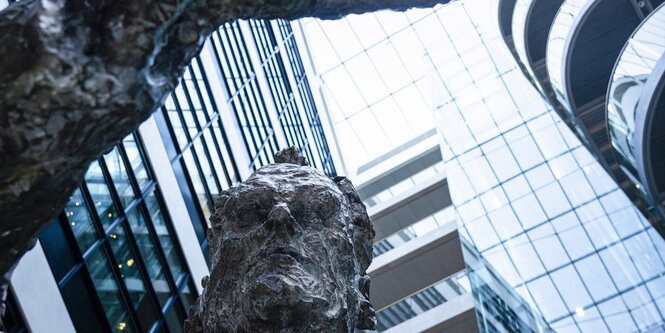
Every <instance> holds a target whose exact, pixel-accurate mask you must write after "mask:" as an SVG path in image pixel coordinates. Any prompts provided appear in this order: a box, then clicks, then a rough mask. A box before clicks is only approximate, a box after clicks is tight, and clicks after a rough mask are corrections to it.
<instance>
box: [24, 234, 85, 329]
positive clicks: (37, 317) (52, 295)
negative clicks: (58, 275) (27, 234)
mask: <svg viewBox="0 0 665 333" xmlns="http://www.w3.org/2000/svg"><path fill="white" fill-rule="evenodd" d="M11 287H12V289H13V290H14V294H15V295H16V302H17V303H18V306H19V308H20V309H21V313H22V314H23V318H25V323H26V325H27V326H28V329H29V330H30V332H32V333H52V332H59V333H60V332H62V333H67V332H76V330H75V329H74V324H73V323H72V319H71V317H70V316H69V311H67V307H66V306H65V301H64V300H63V299H62V294H61V293H60V288H58V283H57V282H56V281H55V278H54V277H53V272H51V267H50V266H49V264H48V261H47V259H46V255H44V250H43V249H42V246H41V244H40V243H39V242H37V245H35V247H34V248H33V249H32V250H30V251H28V253H26V254H25V255H24V256H23V258H21V261H19V263H18V265H17V266H16V269H14V272H13V273H12V278H11Z"/></svg>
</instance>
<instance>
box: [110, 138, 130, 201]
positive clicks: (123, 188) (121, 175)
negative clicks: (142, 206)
mask: <svg viewBox="0 0 665 333" xmlns="http://www.w3.org/2000/svg"><path fill="white" fill-rule="evenodd" d="M104 161H105V162H106V167H107V168H108V170H109V174H110V175H111V179H113V185H115V189H116V191H118V196H119V197H120V202H122V205H123V206H124V207H127V206H129V204H130V203H131V202H132V201H134V199H136V194H135V193H134V190H133V189H132V184H131V182H130V181H129V175H128V174H127V169H126V168H125V164H124V162H123V161H122V157H121V156H120V151H119V150H118V147H115V148H113V150H112V151H111V152H110V153H108V154H106V155H104Z"/></svg>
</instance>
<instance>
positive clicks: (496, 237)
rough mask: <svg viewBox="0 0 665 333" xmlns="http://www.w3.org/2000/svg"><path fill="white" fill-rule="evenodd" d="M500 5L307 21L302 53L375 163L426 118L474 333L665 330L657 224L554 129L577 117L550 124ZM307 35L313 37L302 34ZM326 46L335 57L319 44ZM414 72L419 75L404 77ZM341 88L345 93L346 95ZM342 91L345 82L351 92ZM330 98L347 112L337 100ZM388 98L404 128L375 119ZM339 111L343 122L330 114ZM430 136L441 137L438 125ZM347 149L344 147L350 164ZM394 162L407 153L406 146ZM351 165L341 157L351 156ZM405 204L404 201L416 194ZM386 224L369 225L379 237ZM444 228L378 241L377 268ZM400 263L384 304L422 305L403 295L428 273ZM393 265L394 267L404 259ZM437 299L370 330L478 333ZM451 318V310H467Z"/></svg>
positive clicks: (547, 105) (569, 133)
mask: <svg viewBox="0 0 665 333" xmlns="http://www.w3.org/2000/svg"><path fill="white" fill-rule="evenodd" d="M518 4H519V2H518ZM505 5H506V4H505V3H504V1H492V2H482V1H458V2H454V3H451V4H449V5H447V6H441V7H437V8H435V9H434V10H418V11H410V12H407V13H406V14H372V15H371V16H372V17H370V18H367V17H353V16H352V17H349V18H347V19H345V20H342V21H339V22H333V23H310V22H307V23H304V24H305V27H304V30H305V31H306V35H308V36H311V40H312V41H310V43H312V44H315V46H314V47H311V48H310V49H312V50H315V51H313V56H312V58H313V59H314V62H317V59H320V58H321V59H322V60H319V62H320V64H318V66H319V67H320V68H321V70H320V74H321V79H322V86H323V88H322V90H323V95H324V98H326V102H327V105H331V104H332V105H333V106H332V107H331V108H332V110H333V111H332V118H333V119H334V122H335V123H336V126H339V127H341V128H342V131H344V133H348V136H352V137H353V136H355V138H356V139H355V140H357V141H359V142H362V143H363V144H366V145H368V147H370V148H368V149H367V152H372V151H377V150H378V151H382V149H383V148H382V146H381V145H382V144H383V143H384V141H386V140H390V139H391V138H390V136H391V134H392V133H394V132H395V131H396V129H398V128H399V127H400V126H406V125H405V120H403V119H407V120H411V119H410V118H411V117H410V116H411V115H410V112H411V110H412V108H413V109H416V110H418V109H420V108H421V107H422V106H423V105H424V106H425V107H428V108H430V109H431V110H433V115H434V117H435V119H436V123H437V124H438V126H437V128H438V132H439V133H440V135H441V137H442V140H440V141H438V142H439V145H440V148H441V154H442V155H441V160H442V161H443V162H444V165H445V171H444V173H445V176H444V177H445V179H446V187H447V190H449V193H450V197H449V198H450V203H451V208H449V214H447V216H452V217H453V218H454V220H456V223H457V225H458V229H457V231H456V232H457V233H458V234H459V236H458V238H459V244H461V246H462V249H463V251H462V255H463V259H464V262H465V265H464V267H465V270H464V272H465V274H466V276H467V279H468V282H469V283H468V286H469V289H468V291H469V292H470V293H471V295H472V296H473V300H474V301H473V302H472V304H471V307H475V313H474V315H475V316H476V318H475V321H476V323H477V326H476V328H475V330H478V331H483V332H484V331H489V332H496V331H498V332H506V331H508V332H525V331H526V332H528V331H536V332H540V331H550V330H551V331H557V332H589V331H603V332H607V331H611V332H636V331H644V332H659V331H662V330H663V326H662V325H663V321H664V319H663V304H664V303H663V295H664V294H663V290H664V288H665V281H664V280H663V276H664V275H663V274H664V273H665V270H664V269H665V266H664V264H663V257H662V253H664V252H663V249H664V245H665V243H664V242H663V239H662V236H661V235H660V234H659V233H658V232H657V231H656V229H655V228H656V227H657V225H652V224H651V223H650V222H652V221H655V220H653V219H652V218H651V216H649V215H647V216H648V217H645V216H644V215H643V213H642V209H641V208H642V207H637V206H636V205H635V204H634V203H633V201H634V198H633V197H629V196H627V194H626V192H624V191H622V188H620V187H619V185H617V182H616V181H615V180H613V178H612V176H611V175H610V174H608V172H607V169H606V168H605V165H604V162H603V161H602V160H599V159H598V158H597V157H596V156H597V155H596V151H595V150H590V148H589V147H591V146H590V145H589V141H588V139H585V138H587V136H581V135H579V134H578V132H577V130H576V129H574V128H575V127H574V126H575V124H577V123H576V122H573V120H574V119H572V118H571V117H562V115H569V114H570V113H559V111H560V109H558V107H559V106H558V105H555V104H553V103H552V98H551V97H550V96H549V95H547V94H546V92H544V91H543V90H542V87H541V86H540V85H541V83H539V82H540V81H537V80H535V79H534V78H533V77H532V76H531V75H532V74H531V72H535V71H536V70H540V69H539V68H532V67H527V66H525V65H524V64H521V63H519V62H516V61H515V57H514V56H513V53H511V52H510V51H511V50H510V47H513V48H514V46H513V44H511V43H512V39H507V38H505V37H506V34H505V31H504V29H499V23H500V22H501V21H500V19H503V18H504V15H500V14H505V13H506V12H512V11H513V10H514V11H515V13H516V14H517V12H518V9H517V7H516V6H515V7H513V8H512V9H511V10H506V9H505ZM543 5H552V2H550V1H545V2H543ZM640 8H641V7H640ZM557 9H558V8H557ZM552 15H554V14H552ZM538 18H539V16H534V22H539V23H540V21H541V20H538ZM313 22H318V21H313ZM307 24H309V25H312V24H314V25H315V26H314V27H311V28H309V27H308V26H307ZM501 27H502V28H503V25H501ZM514 29H515V28H513V31H514ZM308 30H309V31H308ZM502 33H503V34H502ZM541 34H542V32H541ZM513 35H514V33H513ZM545 35H547V33H546V32H545ZM654 35H657V34H654ZM657 36H661V35H657ZM321 41H323V42H321ZM507 41H508V42H509V43H507ZM326 43H328V44H330V46H328V47H326V46H325V45H320V44H326ZM621 43H625V40H624V41H622V42H621ZM316 50H322V51H321V52H318V53H317V52H316ZM396 50H399V52H397V51H396ZM322 53H324V54H322ZM326 53H327V54H329V55H327V56H326V55H325V54H326ZM330 54H332V56H331V55H330ZM394 54H398V55H399V56H398V57H395V56H394ZM515 54H516V53H515ZM331 57H332V58H333V59H335V58H337V61H336V62H335V61H332V60H331V59H330V58H331ZM358 68H361V70H358ZM388 68H389V69H390V70H386V69H388ZM414 68H415V71H416V73H413V72H409V71H412V70H413V69H414ZM418 70H420V72H417V71H418ZM610 70H611V68H610ZM338 72H340V73H338ZM354 73H358V74H356V75H354ZM396 73H397V74H396ZM525 74H526V75H525ZM400 75H401V76H400ZM608 75H609V74H608ZM534 76H535V75H534ZM338 77H342V79H339V78H338ZM608 77H609V76H608ZM349 78H350V79H351V80H353V85H351V84H348V82H349V80H350V79H349ZM399 78H401V80H400V79H399ZM340 82H345V83H346V87H347V88H346V89H345V88H344V87H343V86H342V84H341V83H340ZM391 86H392V87H397V88H387V89H388V92H387V93H381V92H382V89H383V90H385V89H386V88H382V87H391ZM359 87H360V88H359ZM377 87H379V88H377ZM414 87H415V88H416V89H418V92H419V93H420V96H418V95H416V94H412V97H411V98H410V99H408V100H406V101H400V95H401V94H404V92H405V91H413V88H414ZM390 89H392V90H390ZM340 90H341V92H339V91H340ZM350 90H356V91H358V92H360V94H361V97H362V98H363V99H361V102H360V104H361V106H360V107H356V109H355V110H354V109H352V111H351V112H350V111H349V107H343V106H341V105H340V106H339V107H336V106H335V103H336V102H339V103H349V101H353V100H354V98H351V97H348V96H353V94H355V93H354V92H351V91H350ZM335 92H339V93H338V96H341V97H343V98H346V99H343V98H340V97H335ZM365 92H367V93H366V94H365ZM373 94H374V95H373ZM331 100H332V102H331ZM393 100H396V101H397V102H396V103H397V104H398V106H399V107H398V110H401V114H402V116H403V117H404V118H399V117H392V118H390V120H392V122H390V120H385V122H382V121H384V119H382V115H386V114H387V113H382V112H383V111H384V110H389V111H392V110H393V109H394V108H392V109H391V108H389V107H379V106H378V105H379V104H380V103H391V102H392V101H393ZM335 108H337V110H338V112H340V113H339V115H337V116H336V115H335V112H336V110H335ZM341 112H344V113H341ZM372 112H374V113H372ZM416 112H417V111H416ZM415 117H417V116H416V115H413V118H415ZM395 119H397V121H395ZM372 122H374V124H373V123H372ZM424 122H425V123H426V124H430V125H432V124H434V122H432V121H431V118H428V119H426V120H424ZM372 126H377V127H379V128H380V129H382V131H371V133H372V134H374V135H376V137H375V138H369V139H367V138H363V135H367V134H366V133H365V131H366V129H368V128H371V127H372ZM391 126H392V127H391ZM345 128H346V129H345ZM571 128H573V129H574V130H571ZM422 132H427V128H425V130H424V131H422ZM338 133H339V130H338ZM377 133H378V134H377ZM382 133H385V134H382ZM417 134H418V133H416V135H417ZM416 137H417V136H416ZM347 139H348V138H347ZM372 139H374V141H372ZM580 139H582V140H580ZM348 140H350V139H348ZM583 140H586V141H583ZM434 141H436V140H434ZM349 146H350V143H345V144H341V145H340V147H341V149H342V151H343V152H344V148H345V147H349ZM396 150H397V151H400V152H406V151H407V149H404V148H403V147H400V148H398V149H396ZM405 154H406V155H409V153H408V152H407V153H405ZM344 155H345V156H348V155H347V154H346V152H344ZM422 156H425V155H422ZM394 158H397V157H394ZM378 160H380V161H384V160H387V159H385V158H378ZM369 164H370V165H378V162H373V163H369ZM361 165H362V163H361ZM404 165H408V163H407V164H404ZM409 167H410V168H411V169H413V167H412V166H409ZM360 168H361V169H367V168H363V167H360ZM414 170H415V171H417V169H414ZM379 173H382V172H379ZM359 174H360V176H359V177H358V178H359V179H360V180H361V184H360V185H359V187H360V188H361V189H362V188H363V183H362V180H363V179H364V178H363V177H362V172H359ZM444 177H442V178H444ZM415 178H418V177H415ZM409 182H411V183H412V184H413V183H415V184H416V185H415V186H413V185H409V186H406V188H409V189H411V190H412V189H413V188H414V187H418V185H417V184H418V180H416V179H414V180H409ZM421 182H422V184H428V183H426V182H425V181H423V180H421ZM400 185H401V184H400ZM402 186H404V185H402ZM622 186H623V185H622ZM398 187H400V186H398ZM422 187H425V185H422ZM391 191H392V190H391ZM403 191H405V190H403ZM398 193H399V192H398ZM404 193H405V194H401V195H402V196H406V195H408V194H409V193H410V192H408V191H405V192H404ZM382 195H383V196H384V197H386V200H387V201H386V203H385V204H384V203H379V205H389V204H395V202H397V201H400V200H398V199H395V198H394V197H393V196H391V195H390V192H389V193H382ZM421 197H422V196H421ZM437 198H438V199H439V201H438V202H437V201H434V203H435V204H438V205H440V206H439V207H441V205H446V203H445V202H446V201H447V200H448V197H446V196H441V195H439V196H437ZM374 200H375V199H374V198H370V201H374ZM638 203H639V201H638ZM370 204H371V203H370ZM379 205H377V206H378V207H381V206H379ZM412 207H414V208H415V211H416V212H423V211H427V210H426V209H424V207H423V205H419V204H417V203H414V205H413V206H412ZM370 211H373V208H370ZM647 213H649V211H648V210H647ZM412 214H414V213H412ZM375 219H376V218H375ZM398 220H399V221H403V219H398ZM440 220H443V221H446V220H445V219H440ZM448 220H452V218H449V219H448ZM382 222H383V221H381V219H378V222H377V226H378V227H379V228H381V227H382V225H381V224H382ZM440 224H444V226H436V225H434V226H432V224H430V226H429V229H424V230H423V229H421V231H422V232H420V233H418V228H420V225H418V224H414V225H413V228H411V229H405V230H403V231H402V232H403V233H404V232H406V231H409V232H410V233H411V234H412V235H413V234H416V235H418V236H421V237H419V238H416V239H415V240H409V239H412V238H414V236H411V235H409V236H404V235H400V239H399V240H398V241H394V238H392V239H391V238H387V242H389V243H391V245H393V243H395V245H393V247H394V249H391V247H390V246H387V247H384V245H386V244H385V242H383V241H381V242H379V243H378V244H377V246H381V247H382V248H384V251H386V250H387V252H385V253H384V254H380V255H379V256H377V257H376V259H375V260H376V261H378V262H383V260H382V259H383V258H382V256H384V255H388V256H389V255H390V254H391V251H394V252H393V254H394V255H395V256H397V257H400V256H408V255H409V253H410V252H409V251H408V250H410V249H411V248H416V247H418V246H422V243H425V242H426V240H424V239H428V238H429V239H432V238H436V236H435V233H437V232H438V233H441V234H445V222H444V223H440ZM427 231H430V232H427ZM453 238H454V237H453ZM377 240H378V239H377ZM405 240H408V241H407V242H406V243H404V244H402V242H404V241H405ZM451 248H452V247H450V248H449V249H448V250H447V252H446V254H447V255H445V256H444V255H441V253H439V256H435V255H433V256H430V257H429V258H430V262H429V266H428V267H436V265H437V260H442V258H448V259H447V260H444V261H445V263H444V264H443V266H446V265H447V266H448V267H453V266H454V260H451V259H450V258H449V257H455V256H453V255H451V252H450V249H451ZM400 252H401V253H400ZM386 258H387V257H386ZM478 258H479V259H478ZM409 260H410V262H409V263H410V264H411V266H410V267H409V268H408V269H406V270H405V271H407V273H406V274H404V273H403V275H400V272H399V271H397V270H396V271H395V273H394V277H393V278H394V279H395V281H393V285H391V286H390V290H391V291H394V290H402V289H407V290H409V292H408V293H406V294H408V295H409V296H411V295H414V296H416V297H420V296H423V297H424V294H423V295H421V294H420V293H419V292H428V293H429V292H431V291H432V290H431V289H428V288H423V289H420V290H413V289H408V288H412V284H413V283H414V282H413V280H419V279H420V278H422V276H426V275H427V274H428V273H429V271H428V270H427V269H423V268H422V266H417V264H419V263H418V262H416V263H413V261H412V260H411V259H409ZM395 261H396V262H398V263H399V259H395ZM392 267H398V266H397V265H393V266H392ZM475 267H480V269H474V268H475ZM483 268H485V270H484V271H483ZM480 272H485V273H484V274H480ZM441 274H442V275H441V278H444V276H453V275H452V274H450V273H449V272H443V273H441ZM493 276H497V277H498V281H499V282H498V283H497V281H496V280H495V281H492V280H493V279H492V278H491V277H493ZM460 280H461V281H464V280H463V279H460ZM502 286H507V288H505V289H504V288H502ZM430 287H436V284H432V285H431V286H430ZM435 289H436V288H435ZM373 290H375V289H373ZM437 291H439V295H446V296H443V297H439V296H438V295H435V296H436V297H434V296H432V297H434V298H435V299H437V300H438V302H439V303H437V304H439V305H437V306H439V307H438V308H434V307H432V306H431V305H429V304H428V303H426V302H425V301H424V300H418V299H414V298H413V297H410V298H409V297H406V298H404V299H402V300H401V301H397V302H393V303H391V304H390V305H389V306H387V307H383V308H381V311H380V312H379V320H380V321H381V320H385V321H386V322H388V321H391V324H390V325H392V326H391V327H390V328H388V330H387V331H391V329H393V331H400V332H402V331H424V330H427V329H430V328H432V327H437V328H442V327H446V328H447V330H443V331H450V332H455V331H460V332H468V331H472V330H470V329H469V328H468V326H460V327H457V330H455V328H453V327H455V325H457V324H458V323H459V321H458V319H459V318H460V317H458V316H457V315H456V314H455V312H454V311H452V310H449V312H445V311H444V307H442V306H441V304H446V303H451V302H457V301H459V300H461V298H457V297H453V298H448V297H447V296H451V294H446V293H445V292H444V291H443V290H437ZM487 291H494V292H495V293H494V294H488V293H487ZM498 291H504V292H502V293H500V292H498ZM430 296H431V295H430ZM460 296H461V297H464V293H461V295H460ZM454 308H455V309H456V310H459V309H460V305H459V304H457V305H456V306H455V307H454ZM529 314H530V315H529ZM446 321H450V323H446ZM472 321H473V319H472ZM429 324H432V325H431V326H428V325H429ZM436 325H438V326H436ZM383 328H385V327H383Z"/></svg>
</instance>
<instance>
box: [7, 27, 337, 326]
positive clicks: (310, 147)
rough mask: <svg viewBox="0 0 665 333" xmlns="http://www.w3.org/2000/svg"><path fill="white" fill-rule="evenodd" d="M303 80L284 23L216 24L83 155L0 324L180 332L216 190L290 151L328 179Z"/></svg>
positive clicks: (329, 163)
mask: <svg viewBox="0 0 665 333" xmlns="http://www.w3.org/2000/svg"><path fill="white" fill-rule="evenodd" d="M308 81H309V78H308V77H307V74H306V73H305V69H304V67H303V64H302V61H301V56H300V50H299V48H298V45H297V44H296V42H295V37H294V34H293V30H292V28H291V23H289V22H287V21H273V22H268V21H250V22H234V23H232V24H227V25H225V26H223V27H221V28H220V29H219V30H218V31H216V32H215V33H214V34H213V35H212V36H211V37H210V39H209V40H208V41H207V43H206V45H205V47H204V49H203V51H202V52H201V54H200V55H199V56H197V57H196V58H195V59H194V60H193V61H192V63H191V64H190V66H189V67H188V68H186V70H185V73H184V76H183V78H182V80H181V81H180V84H179V86H178V87H177V88H176V90H175V91H174V92H173V93H172V94H171V95H170V96H169V97H168V99H167V100H166V103H165V104H164V106H163V107H162V108H161V109H160V110H158V111H156V112H155V113H154V115H153V116H152V117H151V118H150V119H149V120H147V121H146V122H145V123H143V124H142V125H141V127H140V129H139V130H137V131H136V132H135V133H132V134H131V135H129V136H127V137H126V138H125V139H124V140H123V141H122V142H121V143H119V144H118V145H117V146H115V147H114V148H113V149H112V150H111V151H109V152H107V153H106V154H104V155H103V156H102V157H100V158H99V159H98V160H97V161H95V162H93V163H92V165H91V166H90V168H89V170H88V171H87V173H86V175H85V179H84V181H83V183H82V184H81V185H80V187H79V188H78V189H77V190H76V191H75V192H74V194H73V196H72V197H71V199H70V201H69V203H68V204H67V206H66V208H65V210H64V211H63V212H62V213H61V214H60V216H59V217H58V218H57V219H56V220H54V221H53V223H51V224H50V225H49V227H48V228H47V229H46V230H44V231H43V233H42V234H41V236H40V237H39V242H38V243H37V245H36V247H35V248H34V249H33V250H31V251H30V252H29V253H28V254H27V255H26V256H25V257H24V258H23V259H22V260H21V261H20V263H19V265H18V266H17V268H16V270H15V272H14V273H13V275H12V279H11V287H10V295H9V300H8V302H7V304H8V311H7V312H8V313H7V315H6V316H5V318H4V328H5V329H6V330H7V332H24V331H26V330H29V331H32V332H74V331H77V332H181V331H182V325H183V322H184V319H185V318H186V314H187V311H188V309H189V306H190V304H192V302H193V301H194V300H195V299H196V297H197V296H198V294H199V293H200V291H201V284H200V281H201V279H202V278H203V276H205V275H207V274H208V271H209V267H208V262H207V260H208V256H207V251H208V244H207V240H206V236H205V235H206V229H207V226H208V222H207V221H208V217H209V216H210V214H211V213H212V209H213V207H214V200H215V199H216V197H217V195H218V194H219V193H220V192H221V191H222V190H225V189H227V188H229V187H230V186H232V185H234V184H236V183H238V182H240V181H241V179H245V178H246V177H248V176H249V175H250V174H251V173H252V172H253V171H254V170H256V169H258V168H259V167H261V166H262V165H265V164H268V163H271V162H272V161H273V155H274V153H275V152H277V151H278V150H279V149H281V148H284V147H288V146H296V147H298V148H299V149H301V151H302V152H303V154H304V155H305V156H306V157H307V159H308V160H309V161H310V163H311V165H312V166H314V167H316V168H319V169H320V170H322V171H323V172H325V173H326V174H328V175H331V176H333V175H336V169H335V165H336V164H338V163H339V161H336V159H338V157H337V156H335V157H333V155H334V154H336V152H335V151H334V150H332V151H331V146H330V145H329V144H328V139H327V137H326V135H325V134H324V126H327V124H328V121H327V120H326V119H325V118H323V119H322V117H324V116H325V114H323V115H321V114H320V113H319V111H318V103H317V102H316V100H315V99H316V98H317V97H316V96H315V95H314V94H313V93H312V91H311V88H310V85H309V82H308ZM333 149H334V147H333Z"/></svg>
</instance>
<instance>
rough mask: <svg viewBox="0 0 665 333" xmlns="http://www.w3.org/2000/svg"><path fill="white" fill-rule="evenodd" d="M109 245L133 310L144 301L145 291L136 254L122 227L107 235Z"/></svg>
mask: <svg viewBox="0 0 665 333" xmlns="http://www.w3.org/2000/svg"><path fill="white" fill-rule="evenodd" d="M109 243H110V244H111V249H113V255H114V257H115V259H116V261H117V263H118V270H119V271H120V274H121V277H122V279H123V280H125V284H126V285H127V290H128V291H129V294H130V296H131V298H132V303H133V304H134V307H135V308H138V307H139V305H140V304H141V302H143V301H144V299H146V289H145V285H144V283H143V278H142V277H141V272H140V271H139V267H138V262H137V260H136V254H134V251H132V249H131V248H130V246H129V239H127V235H126V234H125V230H124V229H123V226H122V225H119V226H117V227H116V228H114V229H113V231H111V234H110V235H109Z"/></svg>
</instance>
